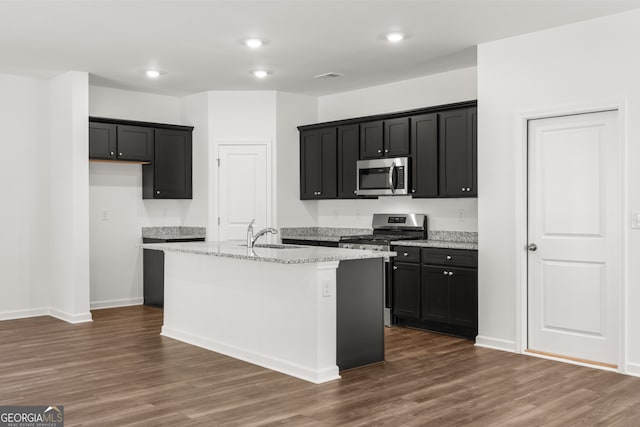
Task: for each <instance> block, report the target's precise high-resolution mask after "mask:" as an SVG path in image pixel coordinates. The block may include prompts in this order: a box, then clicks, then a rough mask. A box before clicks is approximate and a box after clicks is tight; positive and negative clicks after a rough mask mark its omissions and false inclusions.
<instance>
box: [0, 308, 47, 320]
mask: <svg viewBox="0 0 640 427" xmlns="http://www.w3.org/2000/svg"><path fill="white" fill-rule="evenodd" d="M48 315H49V309H48V308H46V307H43V308H32V309H28V310H12V311H3V312H0V321H1V320H14V319H26V318H29V317H40V316H48Z"/></svg>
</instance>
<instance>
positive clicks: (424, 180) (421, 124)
mask: <svg viewBox="0 0 640 427" xmlns="http://www.w3.org/2000/svg"><path fill="white" fill-rule="evenodd" d="M411 158H412V163H411V195H412V196H413V197H438V115H437V114H436V113H433V114H423V115H420V116H414V117H411Z"/></svg>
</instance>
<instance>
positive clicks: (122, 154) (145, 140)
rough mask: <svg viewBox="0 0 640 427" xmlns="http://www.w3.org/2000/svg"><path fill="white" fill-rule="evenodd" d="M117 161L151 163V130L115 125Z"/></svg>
mask: <svg viewBox="0 0 640 427" xmlns="http://www.w3.org/2000/svg"><path fill="white" fill-rule="evenodd" d="M117 128H118V130H117V133H118V151H117V154H118V159H120V160H131V161H141V162H150V161H153V129H151V128H146V127H141V126H127V125H117Z"/></svg>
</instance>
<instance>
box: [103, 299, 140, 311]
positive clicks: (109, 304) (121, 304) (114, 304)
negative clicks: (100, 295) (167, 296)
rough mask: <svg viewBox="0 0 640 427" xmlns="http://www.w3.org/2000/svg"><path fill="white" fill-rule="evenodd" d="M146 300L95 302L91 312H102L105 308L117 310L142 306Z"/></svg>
mask: <svg viewBox="0 0 640 427" xmlns="http://www.w3.org/2000/svg"><path fill="white" fill-rule="evenodd" d="M143 303H144V298H142V297H140V298H125V299H112V300H106V301H93V302H92V303H91V310H102V309H104V308H116V307H129V306H132V305H142V304H143Z"/></svg>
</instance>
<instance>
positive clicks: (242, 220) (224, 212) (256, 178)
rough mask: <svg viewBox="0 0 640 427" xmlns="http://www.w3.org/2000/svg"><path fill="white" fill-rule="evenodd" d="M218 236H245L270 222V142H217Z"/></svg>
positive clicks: (237, 238)
mask: <svg viewBox="0 0 640 427" xmlns="http://www.w3.org/2000/svg"><path fill="white" fill-rule="evenodd" d="M218 158H219V165H218V203H219V205H218V213H219V221H218V224H219V226H218V239H219V240H221V241H224V240H244V239H246V236H247V225H248V224H249V222H251V220H252V219H255V220H256V223H255V225H254V228H255V230H256V231H258V230H260V229H262V228H265V227H270V226H271V224H270V222H271V215H270V212H271V172H270V167H269V158H268V146H267V144H229V145H226V144H221V145H219V146H218Z"/></svg>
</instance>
